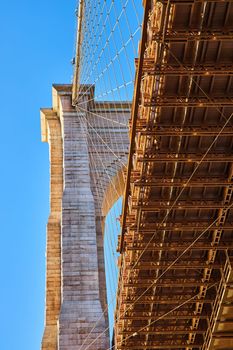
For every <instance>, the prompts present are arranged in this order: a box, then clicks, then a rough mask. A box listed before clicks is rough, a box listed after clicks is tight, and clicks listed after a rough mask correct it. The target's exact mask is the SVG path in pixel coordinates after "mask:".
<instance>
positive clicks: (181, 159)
mask: <svg viewBox="0 0 233 350" xmlns="http://www.w3.org/2000/svg"><path fill="white" fill-rule="evenodd" d="M145 6H151V8H150V11H149V16H148V18H146V19H145V20H146V21H147V34H146V35H145V36H146V39H145V41H146V43H145V48H146V49H145V52H144V58H143V66H142V71H141V74H142V76H141V79H140V82H139V84H140V90H141V93H140V98H139V100H138V101H136V103H138V104H139V110H138V113H137V115H136V116H135V118H136V123H135V130H134V131H132V135H133V138H132V140H131V142H134V145H135V146H134V150H133V154H132V157H131V161H132V163H131V165H132V167H131V171H130V177H129V178H128V181H129V182H130V186H129V191H128V203H127V215H126V219H125V225H124V227H123V231H122V232H123V237H122V242H121V243H122V245H123V249H122V258H121V268H120V279H119V288H118V297H117V311H116V323H115V343H116V347H117V349H177V350H178V349H179V350H181V349H225V350H226V349H229V350H230V349H233V276H232V272H231V265H232V258H233V229H232V227H233V226H232V224H233V210H232V207H231V205H232V191H233V166H232V160H233V153H232V147H233V137H232V136H233V128H232V122H233V118H231V115H232V113H233V105H232V102H233V95H232V93H233V81H232V74H233V69H232V68H233V67H232V64H233V40H232V39H233V3H232V2H230V1H224V2H221V1H209V2H208V1H207V2H204V1H181V2H176V1H163V2H161V3H160V2H156V1H155V2H154V3H153V5H148V4H147V1H145ZM136 63H137V66H138V67H139V68H138V69H140V62H139V61H137V62H136ZM132 124H133V121H132Z"/></svg>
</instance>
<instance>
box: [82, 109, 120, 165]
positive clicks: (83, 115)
mask: <svg viewBox="0 0 233 350" xmlns="http://www.w3.org/2000/svg"><path fill="white" fill-rule="evenodd" d="M83 117H84V118H85V119H86V122H87V124H88V125H89V126H90V128H91V129H92V130H93V131H94V132H95V133H96V135H97V136H98V137H99V138H100V139H101V141H102V142H103V144H104V145H105V146H106V147H107V148H108V149H109V151H110V152H111V153H112V154H113V155H114V156H115V157H116V158H117V159H118V160H119V162H120V163H121V164H122V165H123V167H126V165H125V164H124V163H123V162H122V160H121V159H120V158H119V157H118V155H117V154H116V153H115V152H114V151H113V150H112V149H111V148H110V147H109V145H108V144H107V143H106V142H105V141H104V139H103V138H102V137H101V136H100V134H99V133H98V132H97V131H96V129H95V128H94V127H93V126H92V125H91V124H90V123H89V121H88V120H87V118H86V117H85V115H83Z"/></svg>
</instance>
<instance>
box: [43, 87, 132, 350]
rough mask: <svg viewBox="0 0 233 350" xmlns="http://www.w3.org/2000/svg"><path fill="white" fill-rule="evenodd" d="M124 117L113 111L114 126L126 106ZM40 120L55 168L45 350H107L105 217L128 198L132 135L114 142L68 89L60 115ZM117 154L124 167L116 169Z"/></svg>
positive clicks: (62, 91) (57, 97)
mask: <svg viewBox="0 0 233 350" xmlns="http://www.w3.org/2000/svg"><path fill="white" fill-rule="evenodd" d="M87 98H88V97H87ZM103 104H104V103H102V104H101V103H98V105H97V107H98V110H100V108H105V109H106V108H107V105H105V106H104V105H103ZM101 106H102V107H101ZM97 107H96V108H97ZM110 107H111V106H110V105H109V106H108V108H110ZM86 108H87V110H90V109H91V108H93V103H92V106H88V104H86ZM117 113H118V115H116V112H114V111H113V112H112V113H111V114H109V117H108V118H116V117H117V118H118V120H119V119H120V120H121V121H125V122H126V120H127V119H128V115H129V111H128V110H122V108H121V106H119V112H117ZM41 119H42V140H43V141H48V142H49V145H50V162H51V184H50V188H51V195H50V202H51V214H50V217H49V221H48V225H47V256H46V259H47V282H46V319H45V332H44V337H43V341H42V350H57V349H59V350H68V349H69V350H77V349H80V348H81V346H82V344H83V342H84V341H85V347H86V346H88V344H91V342H92V341H93V340H96V338H98V339H97V340H96V341H95V342H94V343H93V344H92V345H91V346H90V349H93V350H94V349H99V350H100V349H101V350H103V349H107V348H108V347H109V342H108V332H104V331H105V329H106V328H107V327H108V320H107V313H105V315H104V317H101V316H103V310H104V309H105V308H106V287H105V271H104V255H103V228H104V215H106V213H107V211H108V210H109V209H110V207H111V205H112V204H113V203H114V201H115V200H116V199H117V195H119V194H122V192H123V185H122V184H123V177H122V164H123V163H124V162H126V158H127V151H128V135H127V128H125V129H124V128H123V133H122V129H121V130H120V132H121V134H122V135H123V136H122V135H121V139H119V138H118V137H116V133H115V132H114V129H112V134H111V133H109V132H108V133H106V128H109V124H111V123H110V122H109V121H107V120H104V121H102V122H101V124H100V123H99V120H98V116H94V115H93V113H91V111H90V113H89V112H88V111H86V112H85V113H84V112H83V111H76V109H74V108H73V107H72V105H71V87H70V86H69V85H62V86H55V87H54V88H53V109H52V110H48V109H43V110H42V112H41ZM95 127H97V128H98V134H99V135H100V137H101V139H102V140H103V142H102V143H101V142H100V140H99V138H98V135H97V134H96V133H95V131H94V128H95ZM117 129H119V128H117ZM122 137H123V139H122ZM106 144H107V145H108V147H109V149H108V147H107V146H106ZM110 148H111V149H113V152H114V153H115V154H116V155H117V157H118V158H119V159H121V162H117V161H116V159H115V157H114V154H113V153H111V152H110ZM93 163H94V165H93ZM106 168H107V169H108V171H109V172H108V173H106ZM109 174H110V175H109ZM116 188H117V191H116ZM116 193H117V195H116ZM106 196H107V197H106ZM106 198H107V200H106ZM103 201H104V202H105V203H104V205H103ZM97 320H98V323H97V325H96V327H95V329H94V330H93V332H92V333H91V334H90V335H89V336H88V338H87V335H88V334H89V333H90V331H91V330H92V328H93V326H94V325H95V324H96V322H97Z"/></svg>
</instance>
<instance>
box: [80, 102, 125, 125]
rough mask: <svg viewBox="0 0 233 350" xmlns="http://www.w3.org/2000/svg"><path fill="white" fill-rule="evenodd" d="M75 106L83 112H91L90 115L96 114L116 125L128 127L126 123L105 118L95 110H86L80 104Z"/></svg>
mask: <svg viewBox="0 0 233 350" xmlns="http://www.w3.org/2000/svg"><path fill="white" fill-rule="evenodd" d="M77 108H78V109H81V110H82V111H83V112H88V113H90V114H92V115H94V116H96V117H99V118H102V119H105V120H108V121H110V122H112V123H115V124H118V125H121V126H124V127H126V128H128V125H127V124H124V123H121V122H118V121H117V120H114V119H109V118H106V117H104V116H103V115H101V114H98V113H96V112H91V111H90V110H87V109H85V108H82V107H80V104H79V105H78V106H77Z"/></svg>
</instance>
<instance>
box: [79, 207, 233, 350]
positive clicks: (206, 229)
mask: <svg viewBox="0 0 233 350" xmlns="http://www.w3.org/2000/svg"><path fill="white" fill-rule="evenodd" d="M231 208H233V203H232V204H230V205H229V206H227V207H225V208H224V209H223V210H225V211H228V210H229V209H231ZM218 221H219V217H218V218H216V219H215V220H214V221H213V222H212V223H211V224H210V225H209V226H208V227H206V228H205V230H204V231H202V232H201V233H200V234H199V235H198V236H197V238H196V239H194V240H193V241H192V243H191V244H190V245H189V246H188V247H187V248H186V249H185V250H184V251H182V253H181V254H179V256H178V257H177V258H176V259H174V260H173V262H172V263H171V264H170V265H169V266H168V267H167V268H166V269H165V270H164V271H163V272H162V273H161V274H160V275H159V276H158V277H156V279H155V280H154V282H152V283H151V284H150V285H149V286H148V287H147V288H146V290H145V291H144V292H142V293H141V294H140V295H139V296H138V297H137V299H136V300H135V301H134V302H133V303H132V304H131V305H130V306H129V307H128V308H126V310H125V311H124V312H123V313H122V314H120V315H119V316H118V317H117V318H116V320H115V321H116V322H117V321H118V320H119V319H120V318H121V317H122V316H124V315H125V314H126V312H127V311H128V310H130V309H131V308H132V306H133V305H134V304H135V303H136V302H137V301H138V300H140V298H141V297H142V296H143V295H144V294H145V293H146V292H147V291H148V290H149V289H150V288H152V287H153V286H154V285H155V284H156V283H157V282H158V280H159V279H160V278H161V277H162V276H163V275H164V274H165V273H166V272H167V271H168V270H170V269H171V268H172V266H174V265H175V264H176V263H177V261H179V259H180V258H181V257H182V256H183V255H184V254H185V253H187V252H188V251H189V250H190V249H191V248H192V246H193V245H194V244H195V243H196V242H197V241H198V240H199V239H200V238H201V237H202V236H203V235H204V234H205V233H206V232H207V231H208V230H210V229H211V227H212V226H214V225H215V224H216V223H217V222H218ZM108 330H109V327H107V328H106V329H105V330H104V331H103V332H102V333H100V334H99V335H98V336H97V337H96V339H94V340H93V341H92V342H91V343H90V344H88V346H87V347H86V348H85V349H84V350H87V349H89V347H90V346H91V345H92V344H94V343H95V341H96V340H97V339H99V338H100V337H101V336H102V335H103V334H104V333H106V332H107V331H108Z"/></svg>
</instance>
